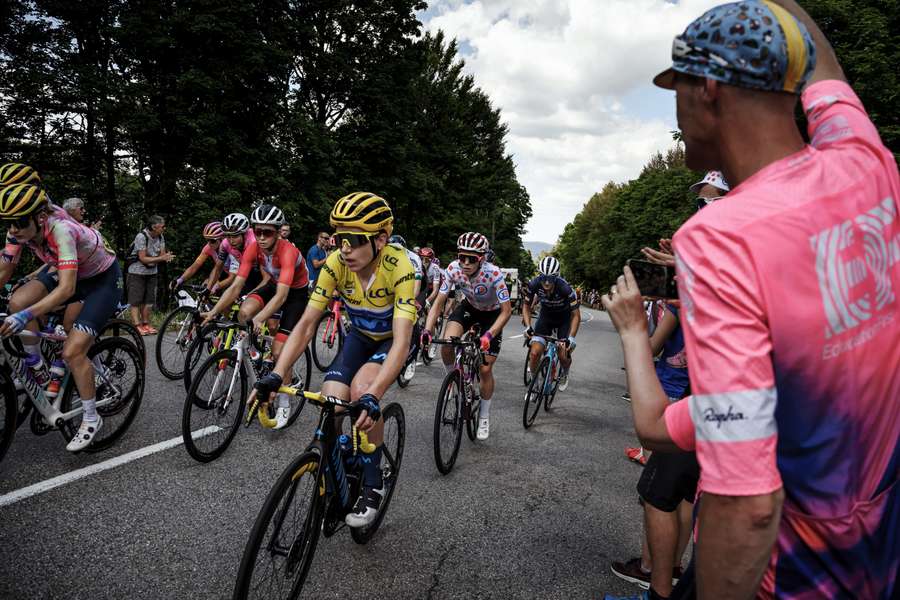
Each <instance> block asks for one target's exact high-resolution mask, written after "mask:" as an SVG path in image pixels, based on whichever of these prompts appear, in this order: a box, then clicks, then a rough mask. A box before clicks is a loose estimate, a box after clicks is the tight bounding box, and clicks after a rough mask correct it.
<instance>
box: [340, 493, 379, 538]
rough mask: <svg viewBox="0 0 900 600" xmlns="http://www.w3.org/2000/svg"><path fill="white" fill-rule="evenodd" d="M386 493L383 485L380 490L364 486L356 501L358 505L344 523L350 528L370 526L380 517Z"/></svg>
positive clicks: (345, 518) (354, 506)
mask: <svg viewBox="0 0 900 600" xmlns="http://www.w3.org/2000/svg"><path fill="white" fill-rule="evenodd" d="M384 491H385V490H384V484H383V483H382V484H381V488H380V489H375V488H371V487H368V486H363V489H362V492H361V493H360V495H359V498H357V499H356V504H354V505H353V510H352V511H350V512H349V513H348V514H347V516H346V517H344V522H345V523H346V524H347V525H349V526H350V527H365V526H366V525H369V524H370V523H371V522H372V521H374V520H375V517H377V516H378V511H379V509H380V508H381V499H382V498H383V497H384Z"/></svg>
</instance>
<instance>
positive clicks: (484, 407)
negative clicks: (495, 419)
mask: <svg viewBox="0 0 900 600" xmlns="http://www.w3.org/2000/svg"><path fill="white" fill-rule="evenodd" d="M479 418H481V419H490V418H491V401H490V400H485V399H484V398H482V399H481V408H480V409H479Z"/></svg>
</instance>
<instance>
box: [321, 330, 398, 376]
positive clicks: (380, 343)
mask: <svg viewBox="0 0 900 600" xmlns="http://www.w3.org/2000/svg"><path fill="white" fill-rule="evenodd" d="M393 341H394V338H388V339H386V340H373V339H372V338H370V337H368V336H365V335H363V334H361V333H360V332H359V331H357V329H356V328H355V327H354V328H352V329H351V330H350V333H349V334H347V337H345V338H344V345H343V347H342V348H341V354H340V356H338V357H337V360H335V361H334V364H333V365H331V369H330V370H329V371H328V372H327V373H325V381H340V382H341V383H343V384H344V385H350V382H351V381H353V377H354V376H355V375H356V372H357V371H359V369H360V367H362V366H363V365H364V364H366V363H370V362H372V363H377V364H379V365H380V364H382V363H383V362H384V359H386V358H387V355H388V351H389V350H390V349H391V343H392V342H393Z"/></svg>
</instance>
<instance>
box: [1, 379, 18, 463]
mask: <svg viewBox="0 0 900 600" xmlns="http://www.w3.org/2000/svg"><path fill="white" fill-rule="evenodd" d="M0 396H3V397H2V398H0V428H2V429H0V461H2V460H3V457H4V456H6V452H7V450H9V447H10V446H11V445H12V440H13V436H14V435H15V433H16V427H17V424H16V421H17V418H16V417H17V416H18V412H19V401H18V395H17V394H16V386H15V384H13V381H12V377H11V376H10V374H9V372H8V371H7V370H6V369H3V370H2V371H0Z"/></svg>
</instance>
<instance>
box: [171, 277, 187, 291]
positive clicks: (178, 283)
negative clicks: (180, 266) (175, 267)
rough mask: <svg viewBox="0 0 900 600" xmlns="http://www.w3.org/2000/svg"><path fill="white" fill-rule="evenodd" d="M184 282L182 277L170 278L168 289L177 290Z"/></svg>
mask: <svg viewBox="0 0 900 600" xmlns="http://www.w3.org/2000/svg"><path fill="white" fill-rule="evenodd" d="M183 284H184V279H183V278H182V277H177V278H175V279H173V280H172V283H170V284H169V289H170V290H177V289H178V288H180V287H181V286H182V285H183Z"/></svg>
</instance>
